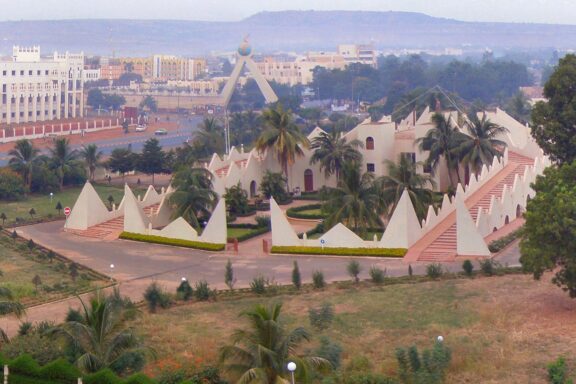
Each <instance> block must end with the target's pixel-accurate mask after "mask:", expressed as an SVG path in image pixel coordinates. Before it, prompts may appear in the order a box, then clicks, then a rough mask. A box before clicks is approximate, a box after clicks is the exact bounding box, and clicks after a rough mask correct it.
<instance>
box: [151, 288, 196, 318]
mask: <svg viewBox="0 0 576 384" xmlns="http://www.w3.org/2000/svg"><path fill="white" fill-rule="evenodd" d="M190 289H192V287H190ZM144 301H146V304H147V305H148V310H149V311H150V312H152V313H155V312H156V309H157V308H158V307H160V308H169V307H170V305H171V304H172V303H171V300H170V296H168V294H167V293H166V292H165V291H164V289H163V288H162V287H161V286H160V285H159V284H158V283H157V282H153V283H152V284H150V285H149V286H148V287H147V288H146V290H145V291H144Z"/></svg>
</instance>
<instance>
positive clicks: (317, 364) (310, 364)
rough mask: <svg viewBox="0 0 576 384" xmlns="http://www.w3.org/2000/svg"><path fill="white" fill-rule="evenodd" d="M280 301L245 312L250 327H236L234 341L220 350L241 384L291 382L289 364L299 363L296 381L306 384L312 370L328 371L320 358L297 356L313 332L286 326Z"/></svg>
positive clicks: (228, 367) (287, 383)
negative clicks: (244, 328) (282, 317)
mask: <svg viewBox="0 0 576 384" xmlns="http://www.w3.org/2000/svg"><path fill="white" fill-rule="evenodd" d="M281 310H282V305H281V304H274V305H271V306H269V307H265V306H263V305H260V304H259V305H257V306H256V307H255V308H254V309H253V310H251V311H247V312H243V313H242V316H245V317H247V318H248V321H249V322H250V328H249V329H248V330H236V332H234V334H233V335H232V344H231V345H227V346H224V347H222V348H221V349H220V360H221V361H222V362H223V363H224V367H225V368H226V370H228V371H229V372H231V373H233V374H235V375H236V377H238V380H237V383H238V384H249V383H258V384H289V383H290V379H289V378H290V372H289V371H288V369H287V364H288V362H290V361H293V362H295V363H296V365H297V367H298V369H297V370H296V372H295V375H296V381H297V382H299V383H307V382H309V381H310V379H311V377H310V376H311V375H310V374H311V371H312V370H313V369H320V370H327V369H330V368H331V364H330V363H329V362H328V361H327V360H326V359H323V358H321V357H311V356H298V355H296V351H297V349H298V347H299V345H300V344H301V343H302V342H303V341H309V340H310V334H309V333H308V332H307V331H306V330H305V329H304V328H301V327H298V328H295V329H293V330H286V329H284V327H283V325H282V322H281V319H280V312H281Z"/></svg>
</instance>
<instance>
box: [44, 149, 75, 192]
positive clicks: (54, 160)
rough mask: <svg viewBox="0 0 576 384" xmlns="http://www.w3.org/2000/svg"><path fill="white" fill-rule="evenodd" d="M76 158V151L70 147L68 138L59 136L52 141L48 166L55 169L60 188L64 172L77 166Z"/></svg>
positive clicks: (62, 183)
mask: <svg viewBox="0 0 576 384" xmlns="http://www.w3.org/2000/svg"><path fill="white" fill-rule="evenodd" d="M77 158H78V151H76V150H75V149H72V148H71V146H70V140H68V139H65V138H61V139H56V140H55V141H54V145H53V147H52V148H50V167H51V168H52V169H54V170H55V171H56V175H57V176H58V180H59V181H60V189H62V187H63V186H64V175H65V173H67V172H71V171H72V169H73V168H77V167H78V166H79V163H78V161H77V160H76V159H77Z"/></svg>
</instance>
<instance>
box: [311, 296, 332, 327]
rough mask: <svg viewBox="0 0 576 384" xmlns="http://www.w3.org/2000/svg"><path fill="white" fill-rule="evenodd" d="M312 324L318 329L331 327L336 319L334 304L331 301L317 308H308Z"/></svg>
mask: <svg viewBox="0 0 576 384" xmlns="http://www.w3.org/2000/svg"><path fill="white" fill-rule="evenodd" d="M308 319H309V320H310V325H312V327H314V328H315V329H316V330H317V331H324V330H326V329H328V328H330V325H332V321H333V320H334V306H333V305H332V304H330V303H323V304H322V305H320V306H319V307H317V308H310V309H309V310H308Z"/></svg>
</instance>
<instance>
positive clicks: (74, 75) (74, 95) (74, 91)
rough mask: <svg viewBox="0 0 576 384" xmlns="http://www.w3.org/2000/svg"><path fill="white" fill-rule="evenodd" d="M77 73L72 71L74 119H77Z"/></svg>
mask: <svg viewBox="0 0 576 384" xmlns="http://www.w3.org/2000/svg"><path fill="white" fill-rule="evenodd" d="M76 97H77V95H76V71H72V117H76Z"/></svg>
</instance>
